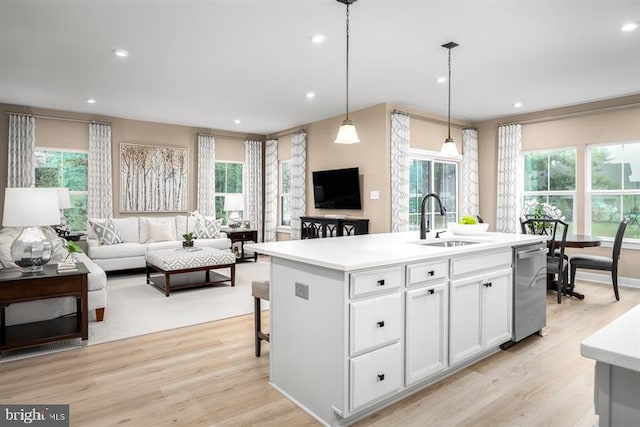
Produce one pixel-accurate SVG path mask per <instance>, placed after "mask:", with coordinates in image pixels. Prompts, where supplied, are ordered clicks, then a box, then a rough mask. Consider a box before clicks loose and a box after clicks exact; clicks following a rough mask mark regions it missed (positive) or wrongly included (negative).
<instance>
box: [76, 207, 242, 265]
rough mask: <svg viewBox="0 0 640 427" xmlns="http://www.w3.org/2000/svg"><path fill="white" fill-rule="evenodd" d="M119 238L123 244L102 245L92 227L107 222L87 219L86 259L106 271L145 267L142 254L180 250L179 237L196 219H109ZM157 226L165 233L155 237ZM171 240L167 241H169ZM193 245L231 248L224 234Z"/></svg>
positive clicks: (193, 226) (199, 240) (175, 216)
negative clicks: (161, 250)
mask: <svg viewBox="0 0 640 427" xmlns="http://www.w3.org/2000/svg"><path fill="white" fill-rule="evenodd" d="M110 220H111V221H112V222H113V224H115V226H116V227H117V230H118V232H119V234H120V236H121V237H122V240H123V242H122V243H115V244H105V243H104V242H101V240H100V239H99V238H98V236H97V235H96V234H95V230H93V227H92V226H91V224H96V223H98V224H103V223H105V222H106V221H107V220H106V219H90V220H89V224H90V226H89V236H88V239H87V245H88V255H89V257H90V258H91V259H92V260H93V261H94V262H95V263H96V264H98V265H99V266H100V267H102V269H103V270H105V271H117V270H128V269H133V268H144V267H145V259H144V255H145V253H146V252H147V251H150V250H157V249H170V248H180V247H182V240H183V239H182V235H183V234H185V233H186V232H187V229H188V230H189V232H194V230H195V226H196V220H197V219H196V218H195V217H187V216H186V215H174V216H164V217H151V216H150V217H144V216H129V217H124V218H111V219H110ZM158 224H163V227H162V228H164V229H165V230H164V231H166V233H165V234H164V235H163V236H160V235H158V233H157V230H158V227H157V226H158ZM169 239H170V240H169ZM194 246H205V247H210V248H215V249H230V248H231V240H230V239H229V238H227V235H226V233H224V232H219V233H218V235H217V237H216V238H197V237H196V239H195V240H194Z"/></svg>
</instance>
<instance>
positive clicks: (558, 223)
mask: <svg viewBox="0 0 640 427" xmlns="http://www.w3.org/2000/svg"><path fill="white" fill-rule="evenodd" d="M520 227H521V229H522V233H523V234H536V235H542V236H549V237H551V239H550V240H549V241H548V242H547V246H548V248H549V249H548V252H547V288H551V284H554V285H555V287H556V292H557V293H558V304H561V303H562V294H563V293H565V290H566V287H567V285H568V283H569V280H568V279H569V260H568V257H567V256H566V255H565V253H564V249H565V242H566V241H567V231H568V229H569V224H567V223H566V222H564V221H562V220H561V219H552V218H527V217H521V218H520ZM554 279H555V281H554Z"/></svg>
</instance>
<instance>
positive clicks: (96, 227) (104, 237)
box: [89, 219, 124, 245]
mask: <svg viewBox="0 0 640 427" xmlns="http://www.w3.org/2000/svg"><path fill="white" fill-rule="evenodd" d="M89 224H91V226H92V227H93V231H95V232H96V235H97V236H98V240H100V243H101V244H103V245H115V244H116V243H122V242H124V240H123V239H122V236H121V235H120V231H118V226H117V225H116V223H115V222H113V221H111V220H110V219H108V220H106V221H105V222H93V223H92V222H90V223H89Z"/></svg>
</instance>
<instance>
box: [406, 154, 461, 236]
mask: <svg viewBox="0 0 640 427" xmlns="http://www.w3.org/2000/svg"><path fill="white" fill-rule="evenodd" d="M428 193H436V194H438V195H439V196H440V200H442V204H443V205H444V206H445V208H446V209H447V214H446V216H445V218H442V216H441V215H440V212H439V211H438V209H437V206H436V204H435V200H434V199H433V198H432V199H429V201H427V205H426V207H425V219H426V220H427V221H429V224H431V228H446V226H447V222H456V221H457V217H458V163H456V162H451V161H445V160H440V159H436V158H431V157H429V155H428V154H425V153H422V152H418V151H417V150H416V151H415V152H413V153H411V154H410V155H409V230H419V229H420V204H421V202H422V197H423V196H424V195H426V194H428Z"/></svg>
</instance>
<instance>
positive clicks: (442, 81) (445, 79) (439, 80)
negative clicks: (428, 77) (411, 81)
mask: <svg viewBox="0 0 640 427" xmlns="http://www.w3.org/2000/svg"><path fill="white" fill-rule="evenodd" d="M446 81H447V78H446V77H438V78H437V79H436V83H444V82H446Z"/></svg>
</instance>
